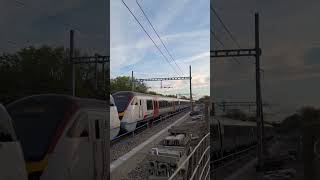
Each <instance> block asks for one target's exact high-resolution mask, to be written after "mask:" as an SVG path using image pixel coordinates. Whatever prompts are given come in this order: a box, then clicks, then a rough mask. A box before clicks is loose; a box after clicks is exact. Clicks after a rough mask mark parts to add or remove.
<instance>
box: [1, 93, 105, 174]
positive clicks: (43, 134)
mask: <svg viewBox="0 0 320 180" xmlns="http://www.w3.org/2000/svg"><path fill="white" fill-rule="evenodd" d="M6 109H7V111H8V114H9V115H10V118H11V119H12V120H11V119H10V121H12V126H13V129H14V132H13V133H14V136H13V137H16V140H15V139H14V138H11V141H12V142H16V145H10V143H6V142H3V141H2V142H1V139H0V143H1V144H4V143H5V144H6V147H8V148H11V150H10V151H9V150H7V151H6V152H7V153H6V154H7V155H8V156H9V158H11V160H12V161H6V162H11V163H12V164H19V163H20V167H23V168H22V169H25V171H26V174H27V176H28V178H25V179H29V180H31V179H32V180H34V179H37V180H39V179H41V180H51V179H52V180H56V179H59V180H67V179H80V180H81V179H83V180H87V179H99V180H100V179H106V178H107V176H108V175H107V171H106V169H105V168H106V165H107V163H109V160H108V159H107V154H108V153H109V152H108V147H107V146H108V141H109V139H108V136H109V134H108V131H109V129H108V128H109V127H108V122H107V120H108V117H107V116H106V115H107V103H106V101H103V100H95V99H85V98H77V97H72V96H66V95H58V94H43V95H34V96H29V97H25V98H22V99H20V100H17V101H15V102H13V103H11V104H9V105H8V106H7V107H6ZM11 129H12V128H11ZM1 144H0V145H1ZM11 144H12V143H11ZM9 145H10V146H9ZM0 149H1V148H0ZM19 149H20V150H19ZM20 151H22V152H21V156H20V155H19V152H20ZM0 153H1V154H3V152H0ZM19 157H22V159H23V161H22V160H21V158H20V160H19ZM21 161H22V162H21ZM9 164H10V163H9ZM17 172H19V169H18V171H17ZM20 174H23V173H20ZM21 176H22V175H21ZM13 179H17V178H13ZM19 179H24V178H19Z"/></svg>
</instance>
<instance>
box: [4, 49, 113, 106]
mask: <svg viewBox="0 0 320 180" xmlns="http://www.w3.org/2000/svg"><path fill="white" fill-rule="evenodd" d="M67 51H68V50H65V49H64V48H63V47H55V48H54V47H49V46H42V47H39V48H35V47H32V46H30V47H28V48H23V49H21V50H19V51H18V52H16V53H13V54H2V55H0V81H1V83H2V85H1V86H0V102H2V103H4V104H6V103H9V102H12V101H14V100H16V99H19V98H22V97H25V96H28V95H33V94H43V93H57V94H70V85H69V82H70V79H69V78H70V65H69V64H68V56H67V54H68V53H67ZM76 52H77V55H79V56H80V55H81V53H80V50H76ZM98 71H99V72H98V76H101V75H102V73H103V72H101V69H99V70H98ZM106 78H109V77H106ZM93 80H94V69H93V66H88V65H76V96H79V97H95V98H97V97H100V98H104V97H105V95H104V96H101V95H100V94H98V91H97V90H96V89H95V88H94V85H92V82H94V81H93ZM104 91H105V90H104Z"/></svg>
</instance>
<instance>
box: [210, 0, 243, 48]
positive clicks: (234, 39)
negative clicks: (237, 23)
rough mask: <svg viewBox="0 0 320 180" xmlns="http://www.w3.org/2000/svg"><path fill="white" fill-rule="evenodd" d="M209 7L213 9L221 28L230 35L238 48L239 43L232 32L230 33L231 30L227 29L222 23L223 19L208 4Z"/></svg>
mask: <svg viewBox="0 0 320 180" xmlns="http://www.w3.org/2000/svg"><path fill="white" fill-rule="evenodd" d="M210 9H211V10H212V11H213V13H214V14H215V15H216V17H217V18H218V20H219V22H220V23H221V24H222V26H223V28H224V29H225V30H226V31H227V32H228V34H229V36H230V37H231V39H232V40H233V41H234V43H235V44H236V45H237V47H238V48H240V44H239V43H238V41H237V40H236V38H235V37H234V36H233V34H232V33H231V31H230V30H229V28H228V27H227V26H226V25H225V24H224V23H223V20H222V19H221V17H220V16H219V14H218V13H217V12H216V11H215V10H214V9H213V8H212V7H211V6H210Z"/></svg>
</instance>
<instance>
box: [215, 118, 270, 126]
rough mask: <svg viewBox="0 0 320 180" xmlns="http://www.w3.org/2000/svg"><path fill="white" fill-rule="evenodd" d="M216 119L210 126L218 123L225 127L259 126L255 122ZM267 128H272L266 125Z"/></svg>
mask: <svg viewBox="0 0 320 180" xmlns="http://www.w3.org/2000/svg"><path fill="white" fill-rule="evenodd" d="M214 118H215V119H211V121H210V124H217V123H218V121H219V122H220V123H221V124H223V125H227V126H228V125H229V126H257V123H256V122H253V121H242V120H236V119H230V118H225V117H214ZM264 126H265V127H272V126H271V125H269V124H265V125H264Z"/></svg>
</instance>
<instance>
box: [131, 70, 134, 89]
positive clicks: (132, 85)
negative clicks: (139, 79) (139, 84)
mask: <svg viewBox="0 0 320 180" xmlns="http://www.w3.org/2000/svg"><path fill="white" fill-rule="evenodd" d="M133 81H134V80H133V71H131V91H134V82H133Z"/></svg>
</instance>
